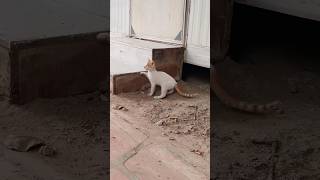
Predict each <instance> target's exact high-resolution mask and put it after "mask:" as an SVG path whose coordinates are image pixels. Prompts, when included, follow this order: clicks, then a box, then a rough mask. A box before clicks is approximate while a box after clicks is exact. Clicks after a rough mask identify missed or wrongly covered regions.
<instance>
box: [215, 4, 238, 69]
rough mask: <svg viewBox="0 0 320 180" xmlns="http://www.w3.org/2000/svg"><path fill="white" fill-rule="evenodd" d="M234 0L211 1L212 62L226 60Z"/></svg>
mask: <svg viewBox="0 0 320 180" xmlns="http://www.w3.org/2000/svg"><path fill="white" fill-rule="evenodd" d="M232 9H233V0H213V1H212V3H211V12H212V14H211V19H212V21H211V27H210V29H211V30H212V31H211V32H212V35H211V49H210V51H211V53H210V54H211V59H212V61H211V64H214V63H215V62H218V61H222V60H224V58H225V56H226V55H227V52H228V49H229V40H230V32H231V20H232Z"/></svg>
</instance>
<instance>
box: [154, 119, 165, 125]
mask: <svg viewBox="0 0 320 180" xmlns="http://www.w3.org/2000/svg"><path fill="white" fill-rule="evenodd" d="M156 125H158V126H164V125H166V123H165V121H164V120H159V121H158V122H156Z"/></svg>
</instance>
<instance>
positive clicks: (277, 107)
mask: <svg viewBox="0 0 320 180" xmlns="http://www.w3.org/2000/svg"><path fill="white" fill-rule="evenodd" d="M213 91H214V93H215V94H216V96H217V97H218V98H219V99H220V101H221V102H222V103H223V104H225V105H226V106H228V107H231V108H234V109H238V110H241V111H246V112H250V113H268V112H276V113H282V112H283V109H282V108H281V102H280V101H273V102H270V103H267V104H254V103H249V102H245V101H240V100H237V99H235V98H233V97H231V96H230V95H229V94H228V93H227V92H226V91H224V89H223V88H222V87H221V86H220V84H219V83H218V80H217V74H216V73H215V71H214V77H213Z"/></svg>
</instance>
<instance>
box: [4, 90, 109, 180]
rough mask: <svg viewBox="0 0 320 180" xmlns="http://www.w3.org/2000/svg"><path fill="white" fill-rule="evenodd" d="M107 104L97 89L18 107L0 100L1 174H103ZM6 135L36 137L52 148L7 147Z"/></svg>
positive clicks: (102, 176)
mask: <svg viewBox="0 0 320 180" xmlns="http://www.w3.org/2000/svg"><path fill="white" fill-rule="evenodd" d="M106 124H107V105H106V102H103V101H101V99H100V94H99V93H91V94H86V95H78V96H73V97H67V98H57V99H38V100H35V101H33V102H31V103H28V104H26V105H22V106H17V105H12V104H10V103H9V102H8V99H7V98H5V97H1V100H0V129H1V130H0V142H1V143H0V144H1V146H0V159H1V163H0V169H1V179H10V180H14V179H26V180H28V179H30V180H31V179H48V180H51V179H79V180H81V179H83V180H88V179H97V180H104V179H105V178H106V177H107V173H108V170H107V169H106V167H107V164H108V159H107V157H108V156H107V154H108V153H109V152H108V149H107V148H108V144H107V143H108V142H109V141H108V139H107V138H108V137H109V136H108V130H107V126H106ZM10 135H14V136H30V137H34V138H39V139H41V140H42V141H44V143H45V144H47V145H49V146H50V147H53V148H54V150H55V154H54V155H52V154H50V155H49V156H46V155H45V154H43V153H39V152H38V149H37V148H36V149H31V150H30V151H29V152H17V151H12V150H10V149H7V148H6V146H5V145H4V143H3V142H4V141H5V140H6V138H7V137H8V136H10Z"/></svg>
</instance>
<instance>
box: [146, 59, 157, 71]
mask: <svg viewBox="0 0 320 180" xmlns="http://www.w3.org/2000/svg"><path fill="white" fill-rule="evenodd" d="M144 69H145V70H147V71H154V70H156V63H155V62H154V60H152V59H149V60H148V63H147V64H146V65H145V66H144Z"/></svg>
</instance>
